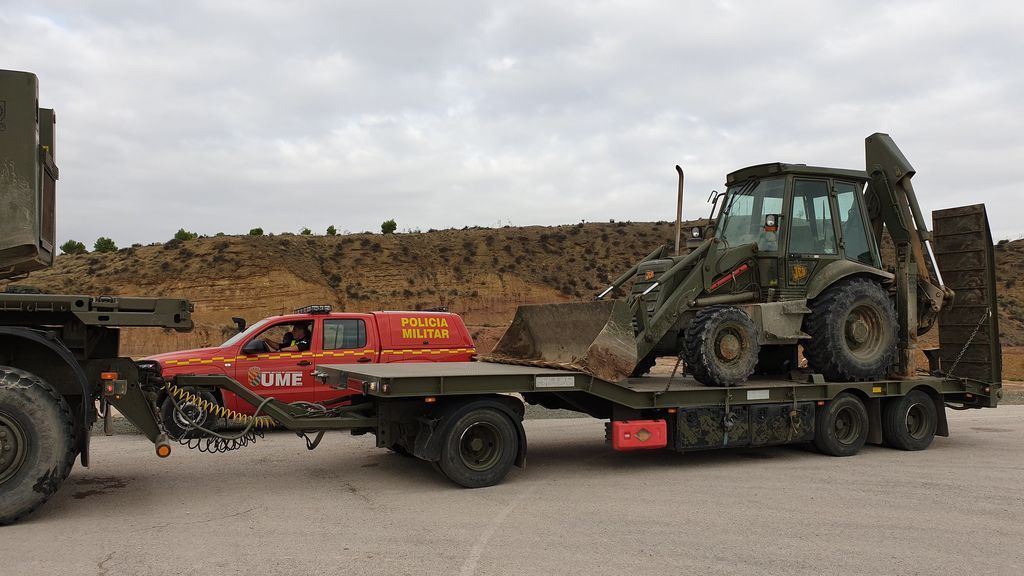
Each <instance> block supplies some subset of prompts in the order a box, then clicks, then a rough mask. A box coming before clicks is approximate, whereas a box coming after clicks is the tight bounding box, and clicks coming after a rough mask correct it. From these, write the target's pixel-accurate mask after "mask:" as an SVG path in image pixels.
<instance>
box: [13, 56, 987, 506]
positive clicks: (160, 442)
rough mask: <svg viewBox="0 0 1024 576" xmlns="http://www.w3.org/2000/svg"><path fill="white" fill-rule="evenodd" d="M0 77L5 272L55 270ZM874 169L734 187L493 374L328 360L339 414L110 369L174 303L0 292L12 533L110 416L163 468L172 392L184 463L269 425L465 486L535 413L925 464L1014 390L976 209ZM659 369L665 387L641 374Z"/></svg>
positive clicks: (878, 161)
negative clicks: (555, 411)
mask: <svg viewBox="0 0 1024 576" xmlns="http://www.w3.org/2000/svg"><path fill="white" fill-rule="evenodd" d="M0 79H2V81H0V100H6V101H7V103H8V104H7V107H6V115H5V116H4V118H5V122H7V124H6V125H5V126H11V127H15V128H17V131H15V132H11V133H4V132H3V131H0V166H3V167H4V171H3V172H2V173H0V174H2V178H0V202H5V204H4V206H11V207H12V209H11V210H5V211H4V215H5V220H4V221H3V222H2V226H3V232H2V233H0V240H2V242H0V269H4V270H6V272H4V276H6V277H11V276H12V275H18V274H24V273H26V272H29V271H31V270H33V269H39V268H41V267H45V266H47V265H49V264H50V263H51V262H52V257H53V255H52V250H53V239H52V223H51V224H50V225H49V228H47V218H50V217H52V206H53V205H52V202H53V198H54V195H53V186H54V181H55V180H56V166H55V163H54V161H53V156H54V155H53V152H54V149H53V130H52V117H53V116H52V111H47V110H37V109H36V108H34V106H35V105H36V104H35V102H36V100H35V97H36V79H35V77H34V76H32V75H31V74H26V73H8V72H3V73H0ZM12 102H14V103H17V105H16V106H13V107H12V106H11V103H12ZM40 119H42V123H43V124H46V126H45V127H39V122H40ZM48 123H49V124H48ZM0 130H2V128H0ZM866 168H867V169H866V170H864V171H859V170H845V169H834V168H815V167H808V166H803V165H798V164H782V163H774V164H765V165H760V166H753V167H750V168H745V169H743V170H739V171H736V172H733V173H732V174H730V175H729V176H728V177H727V188H726V191H725V193H724V194H722V195H720V196H719V197H718V198H717V199H716V200H715V201H714V202H713V206H714V207H717V210H718V212H717V213H713V220H712V224H711V225H710V226H709V227H708V229H707V230H706V231H700V233H701V235H704V236H706V237H705V238H704V241H703V242H702V243H701V244H700V245H699V246H698V247H696V248H694V249H693V250H691V251H690V252H689V253H687V254H685V255H669V254H668V253H667V247H659V248H657V249H656V250H654V251H653V252H651V254H650V255H649V256H648V257H647V258H645V259H643V260H642V261H641V262H639V263H638V264H637V265H635V266H633V267H632V269H630V270H628V271H626V272H625V273H624V274H623V275H622V276H621V277H620V278H619V279H617V280H616V281H615V282H614V283H613V284H612V285H611V286H609V287H608V289H606V290H605V291H604V292H602V293H601V294H599V295H598V296H597V298H596V300H594V301H592V302H576V303H561V304H549V305H537V306H521V307H519V309H518V310H517V312H516V317H515V319H514V320H513V322H512V324H511V326H510V327H509V329H508V330H507V331H506V333H505V334H504V335H503V336H502V338H501V340H500V341H499V343H498V344H497V346H496V347H495V349H494V350H493V351H492V353H491V354H490V355H488V356H485V357H481V358H480V360H483V361H476V362H448V363H431V364H397V363H396V364H368V365H362V366H359V365H351V364H330V363H323V364H318V365H317V366H316V370H315V371H314V372H313V374H311V376H312V377H314V378H316V379H318V380H319V381H320V383H321V384H323V385H324V386H325V387H330V388H332V389H336V390H337V391H338V392H339V394H338V396H337V398H342V399H343V401H337V402H336V401H334V400H332V399H331V398H330V397H329V395H325V400H324V401H323V402H284V401H282V400H280V399H278V398H275V397H273V396H261V395H259V394H257V393H255V392H254V391H253V390H252V389H251V388H249V387H246V386H245V385H243V384H241V383H239V382H238V381H236V380H235V379H233V378H230V377H228V376H226V375H190V374H167V375H166V377H165V375H164V374H162V373H160V372H159V371H157V370H154V369H153V368H152V366H146V365H143V366H141V367H140V366H139V365H138V364H136V363H133V362H132V361H131V360H129V359H126V358H118V357H117V336H118V328H117V327H119V326H152V325H159V326H165V327H169V328H174V329H179V330H186V329H188V328H189V327H190V326H191V320H190V318H189V313H190V311H191V309H190V306H189V304H188V302H187V301H184V300H161V299H146V298H90V297H86V296H47V295H5V296H3V297H0V344H2V346H0V523H9V522H13V521H14V520H16V519H18V518H20V517H21V516H23V515H25V514H26V513H28V512H30V511H31V510H33V509H34V508H36V507H38V506H39V505H40V504H41V503H42V502H43V501H45V499H46V498H47V497H48V496H49V495H51V494H52V493H53V492H54V491H56V490H57V488H58V487H59V486H60V484H61V482H62V481H63V480H64V479H65V477H66V476H67V474H68V472H69V470H70V468H71V464H72V462H73V460H74V458H75V457H76V455H81V456H82V462H83V464H88V450H87V449H88V430H89V425H90V424H91V423H92V422H93V420H94V419H95V418H97V417H98V415H109V414H110V411H109V407H110V406H114V407H116V408H117V409H118V410H119V411H121V412H122V413H123V414H124V415H125V416H126V417H127V418H128V419H129V420H131V421H132V422H133V423H134V424H136V426H138V427H139V428H140V429H141V430H142V431H143V433H144V434H146V436H147V437H148V438H149V439H150V440H152V441H154V442H155V444H156V448H157V454H158V456H161V457H167V456H169V455H170V453H171V445H170V444H169V443H168V442H167V435H166V433H165V432H164V430H163V428H162V424H161V422H160V420H159V419H158V417H157V410H156V400H157V399H158V398H160V397H161V395H162V394H165V395H166V397H168V398H171V399H172V402H173V403H174V409H175V410H176V417H177V419H178V421H179V422H181V423H182V425H183V426H184V427H185V432H186V433H185V434H182V435H181V438H180V439H179V440H178V442H179V443H181V444H183V445H185V446H186V447H188V448H193V449H198V450H202V451H205V452H213V453H219V452H225V451H228V450H234V449H239V448H243V447H246V446H249V445H251V444H253V442H255V441H257V440H258V439H259V437H260V434H261V432H260V430H261V429H263V428H266V427H268V426H272V425H279V426H283V427H285V428H287V429H288V430H291V431H294V432H296V433H297V434H298V435H299V436H301V437H303V438H304V439H305V441H306V445H307V448H309V449H314V448H316V447H317V446H318V445H319V443H320V442H321V440H322V439H323V438H324V435H325V434H326V433H327V432H329V431H339V430H347V431H350V432H351V433H353V434H372V435H373V436H374V437H375V441H376V445H377V446H378V447H382V448H388V449H391V450H393V451H395V452H398V453H401V454H405V455H408V456H410V457H415V458H418V459H420V460H425V461H427V462H430V463H431V464H432V465H433V466H434V467H435V468H436V469H438V470H439V471H440V472H441V473H442V474H444V475H445V476H446V477H448V478H449V479H450V480H452V481H453V482H454V483H456V484H458V485H460V486H464V487H468V488H477V487H482V486H491V485H494V484H497V483H499V482H501V481H502V479H503V478H505V476H506V475H507V474H508V473H509V471H510V470H511V468H512V467H513V466H516V465H518V466H522V465H523V464H524V463H525V460H526V452H527V441H526V433H525V430H524V428H523V425H522V420H523V415H524V411H525V405H524V401H525V402H526V403H531V404H536V405H539V406H543V407H546V408H559V409H568V410H573V411H577V412H581V413H584V414H587V415H590V416H592V417H595V418H600V419H605V420H608V425H607V439H608V441H609V443H610V444H611V445H612V447H613V448H614V449H616V450H646V449H669V450H673V451H676V452H684V453H685V452H690V451H694V450H705V449H712V448H723V447H732V446H767V445H774V444H786V443H812V444H813V445H814V446H815V447H816V448H817V449H818V450H819V451H821V452H822V453H824V454H828V455H832V456H851V455H854V454H856V453H857V452H858V451H859V450H860V448H861V447H862V446H863V445H864V444H865V443H867V442H871V443H884V444H886V445H888V446H891V447H893V448H897V449H902V450H923V449H925V448H927V447H928V446H929V445H930V444H931V443H932V441H933V439H934V437H935V436H947V435H948V434H949V429H948V426H947V424H946V418H945V409H946V408H947V407H949V408H952V409H971V408H985V407H995V406H996V405H997V404H998V402H999V399H1000V398H1001V395H1002V385H1001V378H1002V374H1001V363H1000V348H999V327H998V324H997V318H998V314H997V309H996V306H997V302H996V284H995V275H994V251H993V246H992V239H991V235H990V232H989V228H988V220H987V217H986V214H985V209H984V206H981V205H977V206H968V207H961V208H953V209H949V210H941V211H938V212H936V213H934V214H933V225H934V233H932V232H929V231H928V229H927V227H926V226H925V221H924V218H923V215H922V214H921V213H920V209H919V208H918V207H917V201H916V196H915V195H914V192H913V188H912V186H911V184H910V178H911V177H912V176H913V174H914V170H913V168H912V167H911V166H910V164H909V162H907V161H906V158H904V157H903V155H902V153H901V152H900V151H899V149H898V148H896V146H895V144H894V143H893V142H892V140H891V139H890V138H888V136H885V135H884V134H874V135H872V136H870V137H869V138H868V140H867V166H866ZM680 177H681V174H680ZM47 202H49V204H47ZM713 209H714V208H713ZM7 215H11V216H7ZM47 230H48V231H49V232H48V233H49V235H47ZM885 238H890V239H891V242H892V245H893V248H892V254H893V256H892V257H891V258H890V259H889V261H888V262H883V251H882V250H880V248H881V247H882V245H883V241H884V239H885ZM932 239H934V249H933V246H932ZM933 252H934V257H933V256H932V253H933ZM925 254H927V255H928V258H927V259H926V257H925ZM933 279H934V280H933ZM619 289H622V290H623V291H626V292H628V295H627V296H626V297H622V298H615V297H614V296H616V294H617V290H619ZM627 289H628V290H627ZM933 325H937V326H938V328H939V348H938V349H937V350H928V351H925V353H926V355H927V359H928V367H927V369H917V368H916V367H915V355H916V354H917V352H918V343H917V337H918V336H919V335H920V334H922V333H924V332H926V331H927V330H928V329H930V328H932V326H933ZM801 351H802V355H803V356H804V357H805V358H806V362H807V363H806V365H804V364H803V362H802V361H801V359H800V355H801V354H800V352H801ZM666 354H669V355H673V356H675V357H676V359H677V360H676V369H675V370H673V371H672V373H671V374H668V375H658V376H650V375H649V376H641V374H644V373H646V372H647V371H648V368H649V364H650V363H651V359H652V358H657V357H658V356H659V355H666ZM220 390H223V391H227V392H229V393H231V394H233V395H234V396H235V397H236V398H237V399H238V400H240V401H241V402H245V403H247V404H249V405H250V406H252V407H253V409H252V410H251V411H249V412H251V413H240V412H238V411H229V413H226V414H225V417H229V418H231V419H234V420H235V421H236V422H237V423H238V424H239V425H241V426H242V429H241V430H238V431H223V430H222V431H216V430H210V429H208V428H206V427H204V426H203V423H202V422H198V421H197V420H195V419H194V418H192V417H190V415H189V413H188V411H187V410H184V409H183V407H184V406H186V405H187V404H189V403H193V404H194V403H197V402H202V398H201V397H200V396H198V395H197V394H202V393H203V392H204V391H220ZM192 430H194V431H197V432H201V434H195V435H193V434H189V433H188V432H189V431H192Z"/></svg>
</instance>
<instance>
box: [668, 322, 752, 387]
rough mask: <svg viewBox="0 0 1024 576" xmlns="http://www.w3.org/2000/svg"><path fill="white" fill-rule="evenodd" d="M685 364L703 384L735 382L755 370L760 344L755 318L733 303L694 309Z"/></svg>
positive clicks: (742, 380)
mask: <svg viewBox="0 0 1024 576" xmlns="http://www.w3.org/2000/svg"><path fill="white" fill-rule="evenodd" d="M685 348H686V350H685V353H686V364H687V366H688V367H689V369H690V372H691V373H692V374H693V377H694V378H695V379H696V380H697V381H698V382H700V383H701V384H704V385H705V386H737V385H739V384H742V383H743V382H746V380H747V378H749V377H750V375H751V374H753V373H754V366H755V365H757V356H758V353H759V352H760V349H761V347H760V345H759V344H758V342H757V332H756V329H755V328H754V322H753V321H752V320H751V319H750V316H747V314H746V313H745V312H743V311H742V310H740V309H739V308H734V307H732V306H711V307H708V308H702V309H701V310H700V311H698V312H697V315H696V316H695V317H694V319H693V321H692V322H691V323H690V326H689V327H688V328H687V329H686V336H685Z"/></svg>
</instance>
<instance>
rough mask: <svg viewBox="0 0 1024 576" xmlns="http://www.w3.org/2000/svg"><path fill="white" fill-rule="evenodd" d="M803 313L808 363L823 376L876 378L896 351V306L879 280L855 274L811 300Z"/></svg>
mask: <svg viewBox="0 0 1024 576" xmlns="http://www.w3.org/2000/svg"><path fill="white" fill-rule="evenodd" d="M810 308H811V313H810V314H808V315H807V316H806V317H805V318H804V332H806V333H807V334H809V335H810V336H811V338H810V340H805V341H804V342H803V345H804V355H805V356H806V357H807V364H808V366H810V367H811V369H812V370H814V371H815V372H819V373H821V374H822V375H823V376H825V379H826V380H831V381H833V382H854V381H857V380H880V379H882V378H884V377H885V373H886V371H887V370H888V369H889V366H890V365H891V364H892V361H893V356H894V355H895V354H896V311H895V309H894V308H893V304H892V300H891V299H890V298H889V294H888V293H887V292H886V291H885V289H883V288H882V287H881V286H880V285H879V284H878V283H877V282H873V281H871V280H867V279H864V278H855V279H853V280H850V281H848V282H843V283H841V284H837V285H835V286H832V287H831V288H829V289H828V290H826V291H825V292H824V293H822V294H821V295H820V296H818V297H817V298H815V299H814V301H813V302H811V303H810Z"/></svg>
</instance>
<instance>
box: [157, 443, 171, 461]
mask: <svg viewBox="0 0 1024 576" xmlns="http://www.w3.org/2000/svg"><path fill="white" fill-rule="evenodd" d="M156 455H157V456H159V457H161V458H167V457H168V456H170V455H171V445H170V444H161V445H159V446H157V447H156Z"/></svg>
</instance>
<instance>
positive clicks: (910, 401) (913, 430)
mask: <svg viewBox="0 0 1024 576" xmlns="http://www.w3.org/2000/svg"><path fill="white" fill-rule="evenodd" d="M938 422H939V416H938V411H937V410H936V408H935V402H933V401H932V399H931V397H930V396H928V394H925V393H924V392H922V391H920V390H912V391H911V392H910V394H907V395H906V396H903V397H900V398H890V399H889V400H886V401H885V402H883V403H882V438H883V439H884V440H885V443H886V444H888V445H889V446H892V447H893V448H899V449H900V450H924V449H925V448H927V447H928V446H930V445H931V443H932V440H934V439H935V428H936V426H937V425H938Z"/></svg>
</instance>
